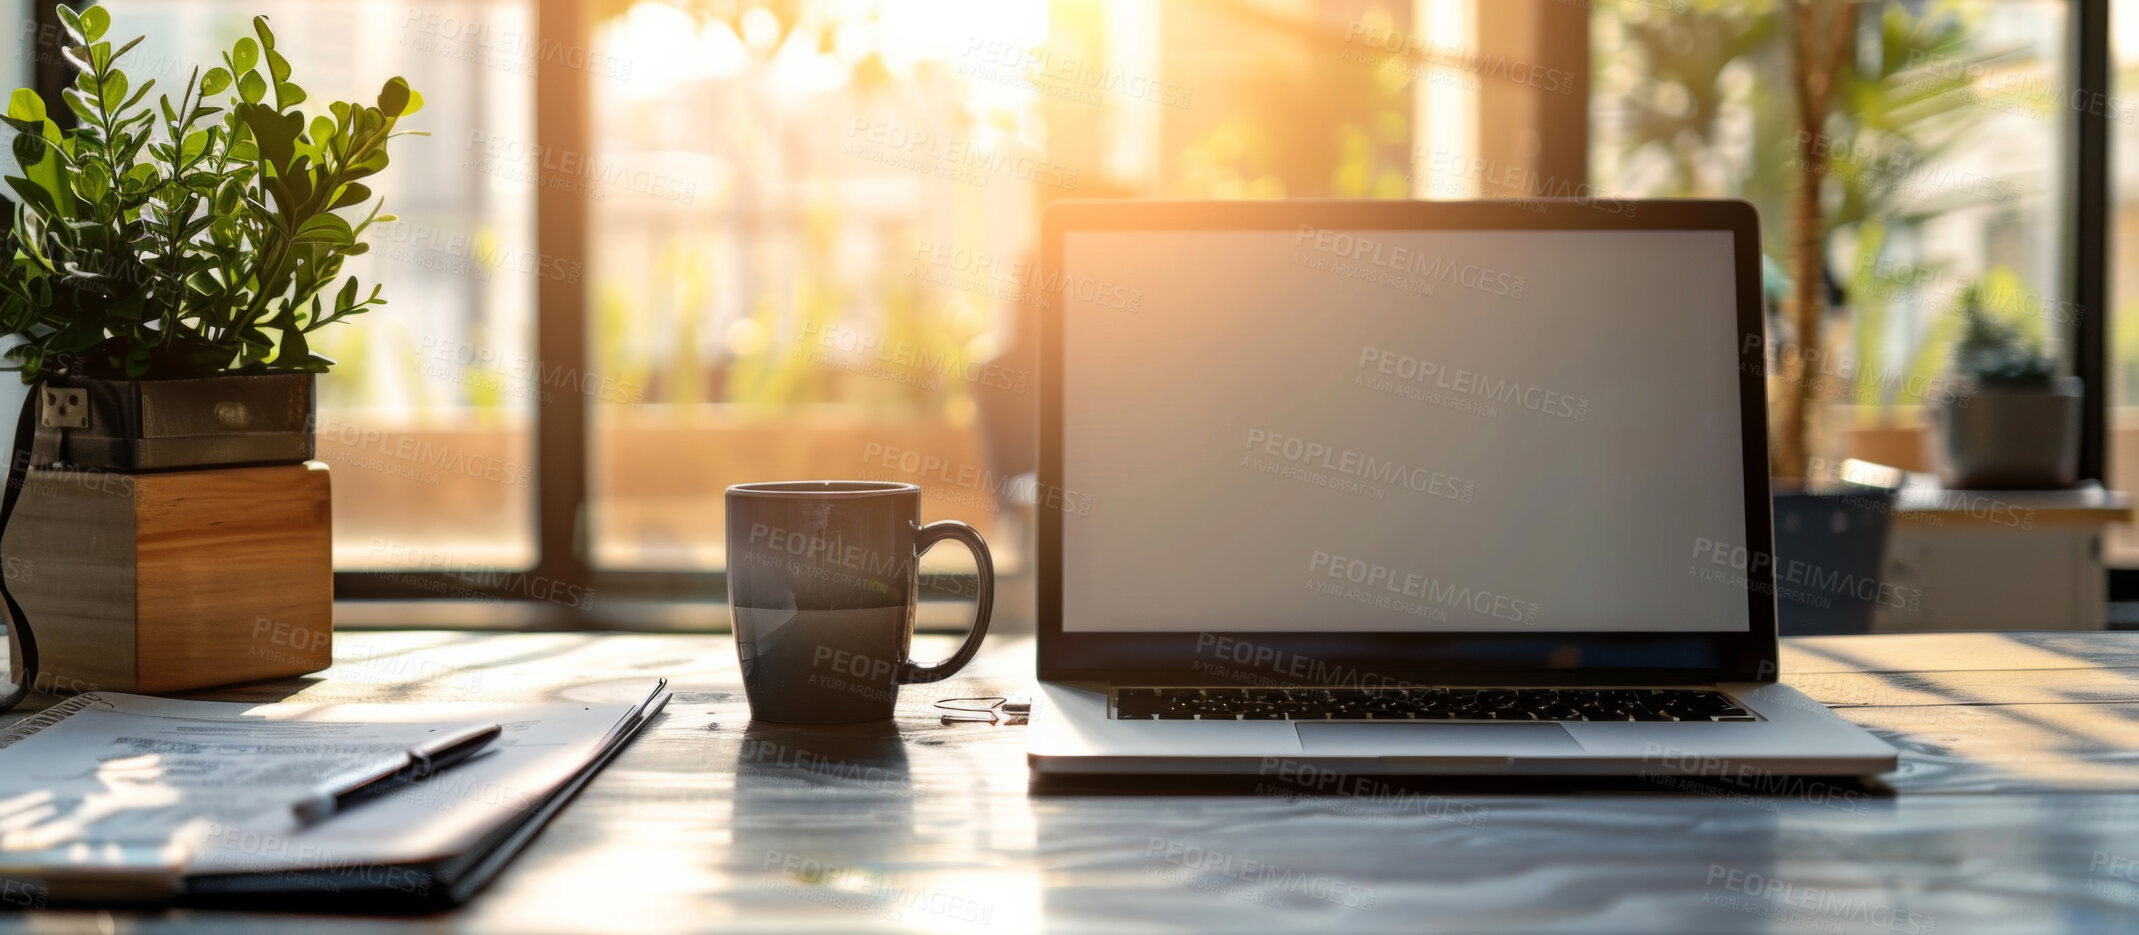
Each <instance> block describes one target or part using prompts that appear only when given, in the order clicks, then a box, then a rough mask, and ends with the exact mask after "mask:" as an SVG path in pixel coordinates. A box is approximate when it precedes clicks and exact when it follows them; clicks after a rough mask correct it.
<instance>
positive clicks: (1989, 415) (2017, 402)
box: [1928, 283, 2081, 490]
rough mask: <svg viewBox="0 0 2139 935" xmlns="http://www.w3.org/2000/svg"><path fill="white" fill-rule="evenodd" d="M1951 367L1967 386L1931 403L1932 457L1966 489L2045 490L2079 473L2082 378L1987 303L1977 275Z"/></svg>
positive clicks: (1946, 478)
mask: <svg viewBox="0 0 2139 935" xmlns="http://www.w3.org/2000/svg"><path fill="white" fill-rule="evenodd" d="M1960 314H1961V315H1962V316H1963V322H1964V324H1963V330H1962V333H1961V339H1960V341H1959V342H1958V343H1957V344H1955V345H1954V349H1953V370H1954V375H1955V377H1956V378H1957V379H1958V380H1959V381H1960V385H1961V386H1962V387H1964V391H1963V392H1960V393H1957V394H1955V395H1954V396H1953V397H1952V398H1950V399H1947V400H1944V401H1943V402H1939V403H1935V404H1933V405H1932V406H1931V410H1930V411H1931V424H1932V433H1931V435H1930V436H1928V437H1929V440H1930V448H1931V451H1930V452H1929V455H1930V458H1931V461H1932V463H1933V464H1934V465H1936V466H1937V468H1938V473H1939V479H1940V480H1941V481H1942V482H1944V483H1945V485H1946V486H1947V487H1949V488H1955V489H1962V490H2048V489H2059V488H2064V487H2070V486H2072V485H2073V484H2074V483H2075V482H2077V481H2078V479H2079V436H2080V389H2081V384H2080V379H2079V378H2078V377H2073V376H2060V375H2059V374H2058V365H2057V360H2056V359H2055V358H2053V357H2051V356H2050V355H2048V354H2046V353H2044V352H2043V351H2042V349H2041V347H2040V346H2039V344H2038V343H2037V342H2035V341H2033V340H2031V339H2030V338H2028V337H2027V335H2026V334H2024V333H2023V332H2022V330H2021V328H2020V327H2018V326H2017V325H2015V324H2014V323H2012V322H2009V321H2004V320H2001V319H2000V318H1999V317H1997V316H1996V315H1994V314H1993V313H1992V311H1991V310H1990V309H1989V308H1988V307H1987V303H1986V301H1985V297H1984V295H1983V292H1982V285H1981V284H1980V283H1975V284H1971V285H1970V286H1969V287H1968V288H1967V289H1966V290H1964V291H1963V293H1962V295H1961V300H1960Z"/></svg>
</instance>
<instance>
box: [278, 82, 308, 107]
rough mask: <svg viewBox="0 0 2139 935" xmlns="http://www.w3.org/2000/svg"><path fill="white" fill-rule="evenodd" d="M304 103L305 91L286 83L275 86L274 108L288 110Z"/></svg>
mask: <svg viewBox="0 0 2139 935" xmlns="http://www.w3.org/2000/svg"><path fill="white" fill-rule="evenodd" d="M304 102H305V89H303V88H300V87H298V86H296V85H294V84H291V83H289V82H287V81H285V82H282V83H280V84H277V85H275V106H276V107H277V108H279V109H282V110H288V109H290V108H292V107H295V106H297V105H299V104H302V103H304Z"/></svg>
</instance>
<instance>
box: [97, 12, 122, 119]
mask: <svg viewBox="0 0 2139 935" xmlns="http://www.w3.org/2000/svg"><path fill="white" fill-rule="evenodd" d="M91 9H99V10H101V9H103V7H92V8H91ZM126 89H127V81H126V72H123V71H115V72H112V73H111V77H109V78H106V79H104V85H103V87H100V88H98V89H97V100H99V101H101V102H103V104H104V109H105V110H109V111H117V110H118V109H119V102H120V101H123V100H126Z"/></svg>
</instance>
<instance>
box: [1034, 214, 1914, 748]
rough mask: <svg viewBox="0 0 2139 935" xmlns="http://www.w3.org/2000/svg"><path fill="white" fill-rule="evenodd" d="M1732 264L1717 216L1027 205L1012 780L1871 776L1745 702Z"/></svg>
mask: <svg viewBox="0 0 2139 935" xmlns="http://www.w3.org/2000/svg"><path fill="white" fill-rule="evenodd" d="M1760 275H1761V269H1760V244H1759V222H1758V218H1757V216H1756V215H1755V213H1754V210H1753V208H1752V207H1751V206H1750V205H1748V204H1745V203H1743V202H1736V201H1578V200H1545V201H1521V202H1513V201H1509V202H1351V201H1282V202H1260V203H1253V202H1234V203H1203V202H1161V201H1143V202H1064V203H1058V204H1056V205H1053V206H1051V207H1050V208H1049V209H1048V211H1047V213H1046V216H1045V221H1044V224H1043V234H1042V265H1041V267H1040V273H1039V274H1038V279H1037V282H1038V283H1039V284H1040V285H1041V286H1042V287H1044V289H1043V293H1042V294H1044V295H1046V296H1047V297H1048V300H1047V301H1046V302H1045V303H1044V304H1043V311H1042V315H1041V322H1040V340H1039V344H1040V354H1041V366H1040V370H1041V398H1040V411H1041V418H1040V439H1041V440H1040V466H1039V473H1038V488H1037V491H1036V493H1037V494H1038V497H1037V499H1038V501H1039V503H1040V504H1041V505H1042V508H1041V509H1040V510H1039V513H1038V516H1039V522H1038V573H1039V622H1038V627H1039V634H1038V662H1039V677H1040V682H1041V685H1040V691H1039V692H1038V694H1037V695H1036V696H1035V698H1034V701H1035V705H1034V712H1033V714H1032V720H1031V727H1030V734H1029V741H1028V742H1029V744H1030V746H1029V751H1028V754H1029V762H1030V764H1031V767H1032V768H1033V769H1034V770H1035V771H1037V772H1040V773H1136V774H1220V773H1250V774H1253V773H1267V772H1269V771H1270V770H1271V769H1273V768H1278V769H1285V768H1292V769H1295V770H1297V769H1314V770H1328V771H1331V772H1333V773H1358V774H1372V773H1395V774H1443V773H1460V774H1481V773H1482V774H1519V775H1553V774H1560V775H1567V774H1597V775H1612V774H1618V775H1644V774H1660V775H1680V774H1683V775H1708V776H1716V775H1724V776H1733V777H1738V778H1746V777H1757V776H1768V775H1773V776H1783V775H1824V776H1849V775H1865V774H1874V773H1880V772H1885V771H1888V770H1891V769H1893V768H1894V766H1895V751H1894V749H1893V748H1892V747H1890V746H1888V745H1887V744H1885V743H1884V742H1882V741H1880V740H1879V739H1877V738H1875V737H1873V736H1871V735H1870V734H1868V733H1866V732H1865V731H1864V730H1862V729H1860V728H1858V727H1856V726H1854V725H1852V724H1849V723H1848V722H1846V721H1843V720H1842V719H1841V718H1839V717H1837V716H1835V715H1834V714H1833V713H1831V712H1829V711H1828V710H1827V709H1826V708H1825V707H1824V706H1822V705H1820V704H1818V703H1817V702H1814V701H1813V700H1811V699H1810V698H1807V697H1805V696H1804V695H1802V694H1800V693H1798V692H1797V691H1795V690H1794V689H1792V688H1790V687H1789V686H1787V685H1783V684H1781V683H1780V682H1779V681H1778V680H1777V675H1778V671H1779V670H1778V657H1777V643H1776V604H1775V577H1776V569H1775V567H1774V562H1773V561H1772V560H1771V558H1770V555H1771V554H1772V546H1771V542H1772V539H1771V535H1770V526H1771V523H1770V512H1769V510H1770V508H1769V492H1768V455H1767V439H1766V419H1765V413H1766V401H1765V397H1764V393H1765V389H1764V383H1765V377H1764V373H1765V371H1764V366H1763V354H1762V344H1761V341H1762V329H1761V324H1762V311H1761V304H1760V296H1761V293H1760ZM1798 571H1804V572H1805V573H1804V574H1798V573H1797V572H1798ZM1785 579H1786V581H1787V582H1789V583H1790V586H1792V587H1798V588H1800V589H1807V590H1815V591H1816V590H1818V589H1821V588H1833V589H1851V588H1854V587H1855V585H1854V584H1853V583H1852V582H1848V581H1843V580H1839V579H1838V578H1837V577H1836V576H1834V575H1829V574H1826V573H1824V572H1822V570H1820V569H1817V568H1810V569H1796V568H1794V566H1793V569H1786V574H1785ZM1812 596H1813V597H1817V595H1816V594H1814V595H1812ZM1273 764H1275V767H1274V766H1273Z"/></svg>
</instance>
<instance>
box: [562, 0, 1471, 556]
mask: <svg viewBox="0 0 2139 935" xmlns="http://www.w3.org/2000/svg"><path fill="white" fill-rule="evenodd" d="M1430 5H1437V6H1448V7H1451V8H1452V9H1456V10H1457V12H1458V13H1462V12H1463V11H1464V10H1467V9H1468V8H1469V7H1470V6H1471V5H1470V4H1469V3H1467V2H1454V3H1446V2H1442V0H1432V2H1431V4H1430ZM1413 6H1414V4H1413V3H1411V2H1409V0H1403V2H1343V3H1328V2H1322V3H1315V2H1307V0H1285V2H1268V3H1255V4H1235V3H1221V2H1200V0H1195V2H1189V0H1184V2H1173V0H1167V2H1158V0H1109V2H1098V0H1060V2H1054V3H1045V2H1038V0H970V2H958V3H915V2H900V0H880V2H872V0H849V2H809V0H804V2H797V3H791V4H782V5H771V6H765V7H757V6H743V7H739V8H726V9H724V8H714V9H710V10H709V9H708V8H705V7H703V6H700V5H693V4H683V3H663V2H638V3H632V4H629V5H628V6H623V7H619V8H618V9H619V10H620V11H621V12H619V13H617V14H616V15H614V16H611V17H607V18H604V19H603V20H602V21H601V22H600V24H599V25H598V27H597V32H596V36H597V45H598V48H597V50H596V54H595V55H594V56H591V59H592V60H593V61H598V62H603V63H606V65H605V67H603V68H599V69H597V68H594V67H592V66H591V65H590V68H589V80H590V81H591V82H592V85H593V91H594V101H595V103H594V120H595V126H594V130H593V133H592V137H593V139H594V140H595V147H596V151H595V152H593V153H591V154H588V155H587V157H586V158H585V159H583V160H580V159H579V157H578V155H577V154H560V156H559V158H563V159H567V160H574V162H573V164H574V165H579V166H581V167H582V168H581V169H578V170H575V171H574V172H573V174H574V175H575V176H576V177H577V178H579V179H580V180H581V181H582V182H583V187H584V189H585V194H586V196H587V197H588V198H589V199H590V201H591V204H590V209H591V213H592V216H593V222H592V224H591V227H590V231H591V237H592V244H591V246H590V251H591V254H590V257H591V258H590V261H589V262H590V269H589V290H590V291H589V296H588V300H589V316H588V317H589V330H590V333H589V335H588V340H589V347H590V354H591V360H590V367H591V368H592V369H593V370H594V371H595V372H597V373H598V374H599V376H600V383H601V385H602V387H603V388H604V389H603V391H602V392H599V393H595V394H591V395H592V396H593V399H592V404H591V405H592V416H591V424H590V427H591V439H592V441H591V444H590V447H589V457H590V458H591V459H592V463H591V465H590V475H591V484H592V503H591V510H590V516H591V526H592V532H593V536H592V541H593V552H594V558H595V560H596V562H597V563H598V564H600V565H603V566H608V567H624V568H658V569H678V568H681V569H717V568H719V567H721V566H722V564H723V561H724V556H723V537H724V527H723V512H722V490H723V488H724V487H725V486H726V485H728V484H732V483H739V482H746V481H759V480H769V479H791V478H823V477H838V478H854V477H861V478H879V479H893V480H902V481H911V482H914V483H918V484H920V485H921V486H922V488H923V491H924V495H923V501H924V502H923V511H924V513H925V514H926V515H927V516H928V517H930V518H932V519H933V518H951V519H961V520H965V521H967V522H970V523H973V524H974V525H976V526H978V527H980V528H981V529H982V530H983V532H984V533H985V534H986V535H988V537H989V540H990V542H991V544H993V546H994V548H995V551H996V565H997V568H998V570H999V571H1001V572H1004V573H1005V574H1010V575H1015V574H1017V573H1018V572H1019V571H1020V570H1021V569H1023V568H1025V567H1028V566H1027V563H1026V560H1025V559H1026V556H1025V554H1024V553H1025V548H1026V542H1027V538H1026V530H1027V529H1028V528H1029V525H1030V509H1031V507H1030V506H1029V505H1027V504H1026V503H1025V501H1027V500H1029V499H1030V498H1031V497H1032V490H1031V479H1030V473H1029V472H1031V471H1032V469H1033V466H1034V465H1033V462H1034V460H1035V454H1034V452H1033V437H1034V429H1033V425H1032V422H1033V420H1034V418H1035V416H1034V413H1035V412H1036V407H1037V402H1036V399H1035V394H1036V393H1037V387H1036V382H1037V375H1036V374H1035V373H1034V372H1033V366H1034V365H1033V363H1032V362H1031V355H1032V353H1033V351H1032V348H1031V346H1030V340H1031V330H1032V328H1033V327H1034V325H1035V322H1036V321H1037V315H1038V312H1039V309H1040V307H1041V306H1042V305H1044V304H1045V303H1047V302H1050V301H1052V300H1053V296H1050V295H1048V294H1045V292H1044V290H1041V289H1039V288H1037V286H1036V285H1035V284H1034V283H1033V282H1032V281H1031V280H1030V279H1029V278H1028V274H1029V272H1030V270H1031V266H1032V263H1033V260H1034V257H1033V255H1032V251H1033V248H1034V242H1035V240H1036V236H1037V233H1038V232H1037V222H1038V218H1039V213H1040V211H1041V210H1042V209H1043V208H1044V206H1045V205H1046V204H1047V203H1048V202H1050V201H1054V200H1056V199H1061V198H1105V197H1123V196H1132V195H1166V196H1174V197H1199V198H1210V197H1218V198H1275V197H1288V196H1289V197H1315V196H1349V197H1406V196H1408V195H1409V194H1410V193H1411V192H1412V190H1413V181H1412V174H1411V167H1412V165H1413V163H1414V161H1415V160H1417V159H1419V158H1421V157H1419V156H1417V155H1415V153H1414V149H1415V148H1416V144H1418V143H1420V142H1422V140H1421V139H1415V135H1414V132H1413V125H1414V110H1415V107H1416V106H1417V105H1416V100H1417V98H1416V90H1415V86H1416V85H1417V84H1418V82H1419V80H1421V79H1422V77H1423V76H1425V75H1426V74H1427V72H1426V71H1424V70H1420V71H1417V72H1416V76H1418V77H1415V74H1414V70H1413V69H1412V68H1411V67H1408V66H1407V65H1406V64H1405V63H1404V62H1403V61H1401V58H1402V56H1396V57H1395V58H1396V59H1398V60H1397V61H1394V62H1392V61H1391V59H1392V56H1391V54H1390V53H1389V52H1388V51H1386V50H1385V49H1382V48H1379V47H1376V46H1374V45H1372V44H1370V43H1367V42H1365V41H1362V40H1360V39H1359V38H1358V37H1359V36H1362V35H1365V34H1366V33H1367V32H1368V31H1369V30H1371V31H1373V32H1374V34H1375V35H1379V36H1384V37H1385V36H1386V35H1387V34H1388V33H1389V32H1390V31H1391V30H1394V31H1395V33H1396V35H1398V36H1399V37H1403V36H1408V35H1409V32H1408V26H1409V23H1410V22H1411V12H1412V9H1413ZM1450 22H1451V23H1452V24H1453V25H1451V26H1450V28H1449V31H1448V33H1447V34H1445V35H1440V36H1438V37H1437V44H1438V45H1439V46H1441V47H1445V48H1449V49H1464V48H1469V47H1470V46H1471V45H1472V44H1473V40H1472V39H1470V38H1469V33H1468V30H1470V29H1471V28H1472V27H1471V26H1469V25H1467V24H1468V22H1469V19H1468V17H1467V15H1459V16H1455V17H1452V18H1451V20H1450ZM1397 48H1398V49H1399V50H1401V49H1402V40H1401V39H1399V40H1398V43H1397ZM1459 59H1460V57H1451V58H1450V61H1451V62H1456V61H1459ZM1457 77H1459V78H1460V77H1463V76H1460V75H1459V76H1457ZM1475 84H1476V82H1475V81H1471V82H1470V83H1469V84H1468V85H1465V84H1463V83H1461V82H1457V83H1456V86H1457V87H1458V88H1459V93H1457V94H1456V95H1453V96H1454V97H1455V98H1462V97H1463V96H1464V94H1465V93H1469V92H1468V91H1466V90H1463V89H1465V88H1469V87H1472V86H1475ZM1474 110H1475V108H1474V107H1472V108H1467V109H1466V110H1465V112H1466V113H1469V112H1471V111H1474ZM1453 123H1454V121H1451V124H1452V125H1453ZM1466 139H1468V137H1466ZM1042 496H1043V497H1045V494H1044V493H1043V494H1042ZM940 551H941V552H943V553H946V554H940V555H938V554H932V555H931V556H930V559H929V563H928V565H927V566H925V567H933V568H941V569H950V568H957V567H961V566H963V567H970V566H969V565H968V564H966V560H965V558H964V556H963V555H962V554H958V550H940Z"/></svg>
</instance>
